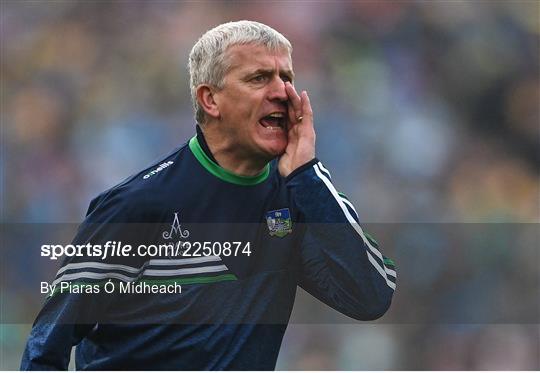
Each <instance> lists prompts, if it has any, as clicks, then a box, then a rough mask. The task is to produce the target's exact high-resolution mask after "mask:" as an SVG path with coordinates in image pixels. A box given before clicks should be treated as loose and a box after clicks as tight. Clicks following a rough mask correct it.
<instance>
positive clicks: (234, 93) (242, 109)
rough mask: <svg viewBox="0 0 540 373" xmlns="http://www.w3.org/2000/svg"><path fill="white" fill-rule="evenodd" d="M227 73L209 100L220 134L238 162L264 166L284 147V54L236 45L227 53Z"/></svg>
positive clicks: (287, 72)
mask: <svg viewBox="0 0 540 373" xmlns="http://www.w3.org/2000/svg"><path fill="white" fill-rule="evenodd" d="M227 57H228V62H229V65H230V69H229V70H228V71H227V73H226V75H225V79H224V86H223V89H221V90H219V91H218V92H216V93H215V94H214V100H215V102H216V104H217V107H218V109H219V116H220V119H219V121H220V123H218V125H219V127H220V133H222V134H223V136H227V139H228V140H230V142H231V143H232V144H234V146H235V152H237V155H238V156H239V157H249V158H250V159H251V158H256V159H261V160H265V161H269V160H271V159H273V158H275V157H277V156H279V155H281V154H283V152H284V151H285V148H286V147H287V126H288V119H287V99H288V98H287V93H286V92H285V82H286V81H292V79H293V71H292V61H291V57H290V55H289V53H288V52H287V51H286V50H284V51H280V52H271V51H269V50H268V49H267V48H266V47H264V46H258V45H253V44H248V45H235V46H232V47H231V48H229V50H228V55H227Z"/></svg>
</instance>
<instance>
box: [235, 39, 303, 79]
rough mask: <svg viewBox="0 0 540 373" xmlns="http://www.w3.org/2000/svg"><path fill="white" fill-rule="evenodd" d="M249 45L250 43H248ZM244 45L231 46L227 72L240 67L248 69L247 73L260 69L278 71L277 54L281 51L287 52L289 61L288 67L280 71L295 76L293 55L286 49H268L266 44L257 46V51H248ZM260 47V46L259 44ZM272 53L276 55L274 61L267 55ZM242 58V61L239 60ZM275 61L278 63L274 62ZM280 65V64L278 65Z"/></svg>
mask: <svg viewBox="0 0 540 373" xmlns="http://www.w3.org/2000/svg"><path fill="white" fill-rule="evenodd" d="M246 45H249V44H246ZM243 46H244V45H233V46H231V47H229V49H228V51H227V55H226V62H227V64H228V66H227V69H226V73H229V72H230V71H232V70H234V69H238V68H240V69H241V70H243V71H246V73H251V72H255V71H258V70H262V71H271V72H274V71H276V64H277V63H278V58H277V56H278V55H279V53H280V52H281V53H283V54H286V55H287V57H288V59H287V60H288V61H287V67H286V68H285V69H280V70H279V71H280V73H286V74H289V75H291V76H292V77H294V72H293V70H292V66H291V65H292V61H291V56H290V55H289V54H288V52H287V51H286V50H282V51H278V52H273V51H271V50H268V48H266V47H264V46H260V48H257V50H256V51H253V50H251V51H249V52H247V51H246V50H245V49H243V48H242V47H243ZM258 47H259V46H258ZM233 49H236V51H234V52H233V53H231V52H232V51H231V50H233ZM268 55H271V56H273V57H275V58H274V59H273V61H272V62H267V60H266V58H265V57H266V56H268ZM239 60H240V62H239ZM274 61H275V62H276V64H274ZM278 67H279V66H278Z"/></svg>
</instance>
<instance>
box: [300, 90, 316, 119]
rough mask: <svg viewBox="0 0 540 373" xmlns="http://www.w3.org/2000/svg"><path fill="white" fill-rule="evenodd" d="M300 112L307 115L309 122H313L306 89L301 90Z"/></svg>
mask: <svg viewBox="0 0 540 373" xmlns="http://www.w3.org/2000/svg"><path fill="white" fill-rule="evenodd" d="M301 95H302V96H301V99H302V113H303V116H304V117H307V118H308V119H309V120H310V121H311V122H313V110H312V109H311V102H310V101H309V96H308V94H307V92H306V91H302V94H301Z"/></svg>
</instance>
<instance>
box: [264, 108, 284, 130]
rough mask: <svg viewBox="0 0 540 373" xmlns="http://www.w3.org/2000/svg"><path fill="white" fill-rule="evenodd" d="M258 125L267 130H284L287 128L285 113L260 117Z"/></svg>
mask: <svg viewBox="0 0 540 373" xmlns="http://www.w3.org/2000/svg"><path fill="white" fill-rule="evenodd" d="M259 123H260V124H261V125H262V126H263V127H264V128H268V129H279V128H281V129H286V128H287V122H286V119H285V113H281V112H275V113H271V114H268V115H267V116H265V117H262V118H261V119H260V120H259Z"/></svg>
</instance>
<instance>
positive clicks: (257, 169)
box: [202, 125, 268, 176]
mask: <svg viewBox="0 0 540 373" xmlns="http://www.w3.org/2000/svg"><path fill="white" fill-rule="evenodd" d="M216 127H217V126H212V125H210V126H208V125H207V126H206V127H205V128H204V131H203V132H202V134H203V136H204V140H205V141H206V144H207V146H208V149H209V150H210V152H211V153H212V154H211V156H213V157H214V159H215V160H216V161H217V163H218V164H219V165H220V166H221V167H222V168H224V169H225V170H227V171H229V172H232V173H234V174H236V175H240V176H256V175H259V174H260V173H261V172H263V171H264V168H265V167H266V165H267V164H268V160H267V159H264V158H259V157H253V155H249V154H247V152H242V151H241V149H239V146H238V144H236V143H235V142H234V140H232V139H231V137H230V136H224V135H223V134H222V133H220V132H219V131H217V130H216Z"/></svg>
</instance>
